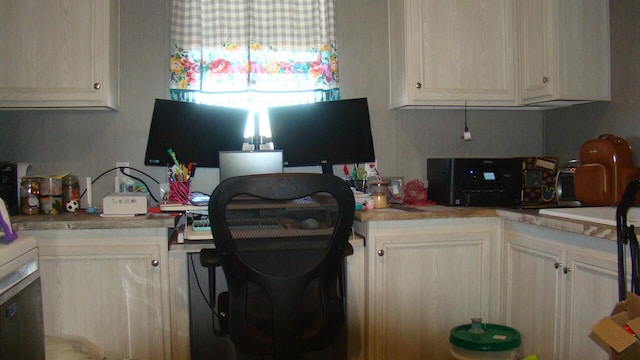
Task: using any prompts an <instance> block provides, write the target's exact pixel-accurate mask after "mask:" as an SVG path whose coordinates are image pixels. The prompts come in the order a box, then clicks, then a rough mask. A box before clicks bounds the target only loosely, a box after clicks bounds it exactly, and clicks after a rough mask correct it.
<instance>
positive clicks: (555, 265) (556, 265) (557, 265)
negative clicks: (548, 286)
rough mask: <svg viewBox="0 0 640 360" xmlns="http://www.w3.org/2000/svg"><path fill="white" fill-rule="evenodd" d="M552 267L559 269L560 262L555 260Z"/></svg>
mask: <svg viewBox="0 0 640 360" xmlns="http://www.w3.org/2000/svg"><path fill="white" fill-rule="evenodd" d="M553 267H554V268H556V269H560V267H562V263H561V262H557V261H556V262H555V263H553Z"/></svg>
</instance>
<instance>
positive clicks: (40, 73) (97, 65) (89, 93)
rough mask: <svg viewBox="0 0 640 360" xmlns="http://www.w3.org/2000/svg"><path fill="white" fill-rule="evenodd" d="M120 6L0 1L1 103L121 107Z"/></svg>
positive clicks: (112, 2) (105, 1) (78, 0)
mask: <svg viewBox="0 0 640 360" xmlns="http://www.w3.org/2000/svg"><path fill="white" fill-rule="evenodd" d="M119 8H120V5H119V1H118V0H95V1H85V0H50V1H38V0H21V1H13V0H0V9H2V10H1V11H0V23H2V24H3V30H2V32H1V33H0V47H1V48H2V49H3V51H2V52H1V53H0V63H2V72H1V73H0V107H1V108H80V109H87V108H109V109H115V108H118V106H119V97H118V93H119V55H120V54H119V31H120V24H119V11H120V9H119Z"/></svg>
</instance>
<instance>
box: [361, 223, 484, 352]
mask: <svg viewBox="0 0 640 360" xmlns="http://www.w3.org/2000/svg"><path fill="white" fill-rule="evenodd" d="M458 225H459V224H458ZM465 231H466V232H465ZM394 232H395V231H391V232H389V233H386V234H379V235H373V239H372V240H373V243H372V245H373V249H371V250H370V251H371V253H370V254H371V256H372V257H373V259H372V260H373V266H374V272H375V274H374V276H373V279H372V283H370V289H372V294H371V295H372V296H371V297H370V304H371V305H372V310H373V313H372V315H371V317H370V318H369V321H370V326H372V327H370V330H371V331H372V337H371V338H370V342H369V343H370V344H371V345H372V347H373V349H372V350H373V352H374V354H373V357H372V358H374V359H444V358H447V357H449V355H448V354H449V332H450V330H451V329H452V328H453V327H454V326H458V325H462V324H467V323H470V319H471V318H472V317H483V318H484V319H487V318H488V314H489V292H490V284H489V281H490V277H491V275H490V240H491V237H492V236H491V232H490V231H489V230H486V229H484V230H483V229H474V228H466V229H465V228H464V226H462V227H460V226H458V227H457V229H456V226H446V227H439V226H426V227H424V228H421V229H408V230H407V229H404V230H398V232H395V233H394ZM370 235H371V234H370Z"/></svg>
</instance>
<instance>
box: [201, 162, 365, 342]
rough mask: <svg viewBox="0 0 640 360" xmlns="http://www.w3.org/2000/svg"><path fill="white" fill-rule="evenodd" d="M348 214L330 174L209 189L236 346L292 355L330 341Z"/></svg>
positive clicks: (338, 319) (348, 202) (342, 186)
mask: <svg viewBox="0 0 640 360" xmlns="http://www.w3.org/2000/svg"><path fill="white" fill-rule="evenodd" d="M353 212H354V199H353V194H352V193H351V190H350V188H349V186H348V185H347V184H346V183H345V182H344V181H342V180H340V179H339V178H337V177H334V176H330V175H321V174H273V175H252V176H243V177H236V178H231V179H228V180H226V181H224V182H223V183H221V184H220V186H218V187H217V188H216V190H215V191H214V193H213V194H212V196H211V201H210V203H209V217H210V221H211V225H212V231H213V236H214V241H215V244H216V249H218V251H219V252H221V253H222V267H223V269H224V272H225V277H226V279H227V285H228V288H229V335H230V336H231V338H232V340H233V341H234V343H235V344H236V346H238V347H240V348H244V349H249V350H253V351H256V352H265V351H266V352H273V353H275V354H276V355H278V354H280V355H282V353H283V352H284V353H289V354H299V353H300V352H302V351H307V350H310V349H314V348H321V347H322V346H324V345H326V344H327V343H328V342H329V341H331V340H332V339H333V338H334V337H335V334H336V333H337V330H338V329H339V328H340V327H341V326H342V323H343V321H344V313H343V311H344V308H343V306H344V304H343V294H342V293H341V290H340V286H341V283H340V279H339V278H340V276H341V274H342V273H341V271H342V269H341V265H342V260H343V253H344V249H345V247H346V244H347V242H348V238H349V235H350V232H351V225H352V222H353Z"/></svg>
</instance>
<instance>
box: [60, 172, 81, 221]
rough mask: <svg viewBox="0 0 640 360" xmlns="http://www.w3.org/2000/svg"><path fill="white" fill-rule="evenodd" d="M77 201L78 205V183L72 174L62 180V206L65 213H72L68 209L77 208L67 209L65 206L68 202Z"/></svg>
mask: <svg viewBox="0 0 640 360" xmlns="http://www.w3.org/2000/svg"><path fill="white" fill-rule="evenodd" d="M73 200H75V201H77V202H78V205H80V183H79V182H78V177H77V176H76V175H73V174H69V175H67V176H65V177H63V178H62V204H63V205H64V209H65V211H68V212H73V211H72V210H69V209H74V208H77V206H72V207H69V206H67V204H68V203H69V201H73Z"/></svg>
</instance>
